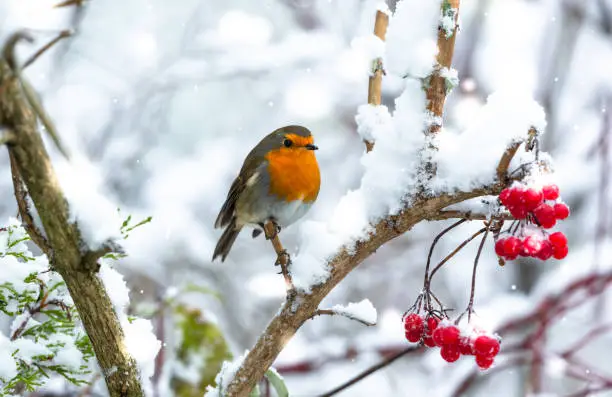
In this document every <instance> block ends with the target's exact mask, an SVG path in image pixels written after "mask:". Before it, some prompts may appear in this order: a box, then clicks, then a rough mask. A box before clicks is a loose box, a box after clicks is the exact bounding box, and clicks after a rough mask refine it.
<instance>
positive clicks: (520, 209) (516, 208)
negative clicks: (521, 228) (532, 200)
mask: <svg viewBox="0 0 612 397" xmlns="http://www.w3.org/2000/svg"><path fill="white" fill-rule="evenodd" d="M508 211H510V214H512V216H513V217H514V219H525V218H527V208H525V206H524V205H522V204H518V205H512V206H510V207H508Z"/></svg>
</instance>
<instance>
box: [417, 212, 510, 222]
mask: <svg viewBox="0 0 612 397" xmlns="http://www.w3.org/2000/svg"><path fill="white" fill-rule="evenodd" d="M495 218H497V219H503V220H505V221H511V220H514V218H513V217H512V215H511V214H510V213H507V212H505V213H502V214H495ZM446 219H467V220H470V221H487V220H489V219H491V214H484V213H476V212H472V211H459V210H443V211H439V212H438V213H437V214H434V215H433V216H432V217H431V218H429V219H428V220H430V221H443V220H446Z"/></svg>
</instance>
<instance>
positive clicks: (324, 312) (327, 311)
mask: <svg viewBox="0 0 612 397" xmlns="http://www.w3.org/2000/svg"><path fill="white" fill-rule="evenodd" d="M322 315H328V316H342V317H346V318H348V319H350V320H355V321H357V322H359V323H361V324H363V325H366V326H368V327H372V326H374V325H376V323H371V322H369V321H365V320H364V319H362V318H359V317H355V316H351V315H350V314H349V313H344V312H339V311H335V310H333V309H318V310H317V311H316V312H314V313H313V314H312V317H311V318H313V317H316V316H322Z"/></svg>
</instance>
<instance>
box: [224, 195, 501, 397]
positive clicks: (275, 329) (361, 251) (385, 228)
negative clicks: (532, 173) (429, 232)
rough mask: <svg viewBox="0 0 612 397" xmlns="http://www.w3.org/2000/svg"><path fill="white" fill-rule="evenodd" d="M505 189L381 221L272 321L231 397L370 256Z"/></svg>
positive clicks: (421, 201)
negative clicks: (451, 210)
mask: <svg viewBox="0 0 612 397" xmlns="http://www.w3.org/2000/svg"><path fill="white" fill-rule="evenodd" d="M503 187H504V186H502V185H501V184H499V183H495V184H492V185H489V186H486V187H483V188H480V189H476V190H473V191H470V192H458V193H455V194H442V195H440V196H436V197H428V198H417V199H416V200H415V201H414V203H413V205H412V206H411V207H408V208H406V209H404V210H403V211H401V212H400V213H399V214H397V215H391V216H387V217H386V218H385V219H383V220H381V221H379V222H378V223H377V224H376V225H375V226H374V227H373V228H374V232H372V233H371V234H370V235H369V236H368V238H366V239H363V240H360V241H358V242H357V243H356V244H355V248H354V249H352V250H351V251H347V250H346V249H345V248H342V249H341V250H340V251H339V252H338V253H336V255H334V256H333V258H332V259H331V260H330V261H329V262H328V266H329V268H330V269H331V271H330V275H329V278H328V279H327V281H325V282H324V283H323V284H319V285H316V286H314V287H313V288H312V292H311V293H309V294H307V293H304V292H299V293H297V294H296V295H295V296H293V297H291V298H290V299H288V300H287V301H286V302H285V303H284V304H283V306H282V307H281V309H280V311H279V313H278V314H277V315H276V316H275V317H274V318H273V319H272V321H271V322H270V324H269V325H268V326H267V328H266V330H265V331H264V332H263V333H262V335H261V336H260V338H259V340H258V341H257V343H256V344H255V346H254V347H253V349H251V351H250V352H249V354H248V355H247V356H246V358H245V359H244V361H243V363H242V365H241V366H240V368H239V370H238V371H237V373H236V375H235V377H234V380H233V381H232V382H231V384H230V385H229V388H228V389H227V393H228V395H230V396H247V395H248V394H249V393H250V392H251V390H252V389H253V387H255V384H256V383H257V381H258V380H259V379H261V378H262V377H263V375H264V373H265V371H266V369H267V368H269V367H270V365H272V363H273V362H274V360H275V359H276V357H277V356H278V354H279V353H280V352H281V350H282V349H283V347H284V346H285V345H286V343H287V341H288V340H289V339H291V338H292V337H293V335H294V334H295V333H296V332H297V330H298V329H299V328H300V327H301V326H302V324H304V322H306V321H307V320H308V319H310V318H311V317H312V316H313V314H314V313H315V312H316V311H317V310H318V306H319V303H320V302H321V301H322V300H323V298H324V297H325V296H327V295H328V294H329V292H330V291H331V290H332V289H333V288H334V287H335V286H336V285H337V284H338V283H339V282H340V281H342V280H343V279H344V277H346V276H347V275H348V274H349V273H350V272H351V271H352V270H354V269H355V268H356V267H357V266H359V264H361V262H363V261H364V260H365V259H366V258H367V257H369V256H370V255H371V254H373V253H374V252H376V250H377V249H378V248H380V247H381V246H382V245H383V244H385V243H387V242H388V241H390V240H392V239H394V238H396V237H398V236H401V235H402V234H404V233H405V232H407V231H408V230H410V229H411V228H412V227H413V226H414V225H416V224H417V223H419V222H421V221H423V220H426V219H428V218H430V217H432V216H434V215H435V214H437V213H438V212H439V211H440V210H441V209H442V208H445V207H448V206H449V205H452V204H456V203H459V202H462V201H465V200H469V199H472V198H475V197H479V196H483V195H495V194H499V192H500V191H501V190H502V188H503Z"/></svg>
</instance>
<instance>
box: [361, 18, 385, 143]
mask: <svg viewBox="0 0 612 397" xmlns="http://www.w3.org/2000/svg"><path fill="white" fill-rule="evenodd" d="M388 25H389V15H387V13H385V12H383V11H380V10H378V11H376V21H375V22H374V35H376V37H378V38H379V39H381V40H382V41H385V35H386V34H387V26H388ZM374 62H375V65H374V67H373V69H374V70H373V71H372V75H371V76H370V79H369V82H368V103H369V104H370V105H374V106H379V105H380V104H381V103H382V77H383V75H384V74H385V70H384V68H383V64H382V59H380V58H378V59H376V60H375V61H374ZM364 143H365V145H366V150H367V151H368V152H369V151H371V150H372V149H373V148H374V142H370V141H368V140H364Z"/></svg>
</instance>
